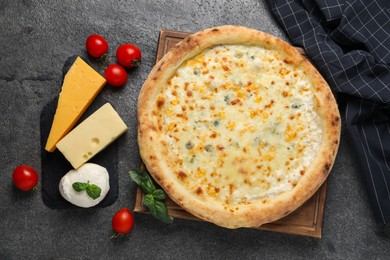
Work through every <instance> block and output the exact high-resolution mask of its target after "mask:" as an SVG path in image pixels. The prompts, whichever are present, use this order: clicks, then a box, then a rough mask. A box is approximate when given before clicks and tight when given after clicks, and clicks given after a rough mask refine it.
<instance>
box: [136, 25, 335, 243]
mask: <svg viewBox="0 0 390 260" xmlns="http://www.w3.org/2000/svg"><path fill="white" fill-rule="evenodd" d="M187 35H189V33H186V32H178V31H169V30H162V31H160V36H159V41H158V48H157V55H156V62H157V61H159V60H160V59H161V58H162V57H163V56H164V54H166V53H167V52H168V50H169V49H170V48H171V47H172V46H174V45H175V44H176V43H178V42H180V41H181V40H183V39H184V38H185V37H186V36H187ZM297 50H298V51H299V52H300V53H301V54H302V55H303V56H305V57H306V58H307V56H306V54H305V51H304V50H303V49H302V48H297ZM142 167H143V165H142ZM326 185H327V184H326V182H325V183H324V184H323V185H322V186H321V187H320V189H319V190H318V191H317V192H316V193H315V194H314V195H313V197H312V198H311V199H309V200H308V201H307V202H306V203H305V204H303V205H302V206H301V207H300V208H298V209H297V210H296V211H294V212H292V213H291V214H289V215H288V216H286V217H284V218H282V219H279V220H277V221H275V222H272V223H268V224H264V225H262V226H260V227H257V228H255V229H259V230H268V231H274V232H281V233H288V234H295V235H302V236H309V237H317V238H321V233H322V223H323V220H324V208H325V198H326ZM143 197H144V194H143V192H142V191H141V190H140V189H139V188H138V189H137V193H136V201H135V206H134V212H141V213H148V209H147V208H146V207H144V206H143V205H142V200H143ZM166 204H167V207H168V211H169V215H171V216H172V217H175V218H182V219H190V220H198V221H203V220H201V219H199V218H197V217H195V216H193V215H191V214H190V213H188V212H186V211H185V210H184V209H182V208H181V207H180V206H178V205H177V204H176V203H174V202H173V201H172V200H171V199H167V200H166Z"/></svg>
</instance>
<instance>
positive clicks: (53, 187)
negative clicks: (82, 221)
mask: <svg viewBox="0 0 390 260" xmlns="http://www.w3.org/2000/svg"><path fill="white" fill-rule="evenodd" d="M76 58H77V56H73V57H71V58H69V59H68V60H67V61H66V62H65V65H64V68H63V76H64V75H65V74H66V72H67V71H68V70H69V68H70V67H71V65H72V64H73V62H74V61H75V59H76ZM57 103H58V97H56V98H55V99H53V100H52V101H51V102H49V103H48V104H47V105H46V106H45V107H44V108H43V109H42V112H41V119H40V120H41V121H40V129H41V168H42V200H43V202H44V203H45V205H47V206H48V207H49V208H52V209H67V208H79V207H77V206H74V205H73V204H71V203H69V202H68V201H66V200H65V199H64V198H63V197H62V196H61V194H60V192H59V189H58V185H59V183H60V180H61V178H62V176H64V175H65V174H66V173H67V172H68V171H70V170H72V169H73V167H72V166H71V164H70V163H69V162H68V160H67V159H66V158H65V157H64V156H63V155H62V153H61V152H60V151H58V149H56V150H55V151H54V152H52V153H49V152H47V151H46V150H45V145H46V141H47V137H48V136H49V133H50V128H51V125H52V122H53V118H54V114H55V111H56V108H57ZM105 103H107V101H106V100H104V99H103V98H101V97H99V96H98V97H97V98H96V99H95V100H94V101H93V102H92V104H91V105H90V106H89V107H88V109H87V110H86V111H85V113H84V114H83V115H82V117H81V118H80V119H79V121H78V123H77V124H79V123H80V122H82V121H83V120H84V119H86V118H87V117H88V116H89V115H91V114H92V113H93V112H95V111H96V110H97V109H98V108H100V107H101V106H102V105H103V104H105ZM77 124H76V126H77ZM88 162H91V163H96V164H99V165H101V166H103V167H105V168H106V169H107V171H108V173H109V176H110V190H109V192H108V194H107V196H106V197H105V198H104V200H103V201H101V202H100V203H99V204H98V205H96V206H94V207H106V206H109V205H111V204H112V203H114V202H115V201H116V199H117V197H118V140H116V141H114V142H113V143H112V144H110V145H109V146H108V147H106V148H105V149H104V150H103V151H101V152H100V153H98V154H97V155H95V156H94V157H93V158H92V159H91V160H89V161H88Z"/></svg>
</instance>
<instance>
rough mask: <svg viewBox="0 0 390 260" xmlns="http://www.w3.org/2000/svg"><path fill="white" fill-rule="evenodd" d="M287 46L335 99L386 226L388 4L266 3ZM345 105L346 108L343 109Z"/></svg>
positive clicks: (389, 217)
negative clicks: (302, 53)
mask: <svg viewBox="0 0 390 260" xmlns="http://www.w3.org/2000/svg"><path fill="white" fill-rule="evenodd" d="M268 3H269V6H270V9H271V11H272V13H273V15H274V16H275V17H276V19H277V21H278V22H279V24H280V25H281V26H282V28H283V29H284V30H285V31H286V32H287V35H288V36H289V38H290V40H291V41H292V44H293V45H295V46H300V47H303V48H304V49H305V50H306V52H307V55H308V56H309V57H310V58H311V60H312V61H313V62H314V64H315V65H316V67H317V69H318V70H319V71H320V72H321V74H322V75H323V76H324V78H325V79H326V80H327V82H328V83H329V85H330V86H331V88H332V89H333V90H334V91H335V92H337V93H340V94H339V95H338V96H339V97H341V98H342V100H343V104H345V105H342V106H340V109H341V110H343V111H342V112H344V113H345V123H346V128H347V131H348V133H349V134H350V137H351V140H352V142H353V145H354V146H355V150H356V154H357V156H358V159H359V162H360V164H361V165H360V166H361V170H362V174H363V176H364V181H365V184H366V187H367V191H368V195H369V197H370V201H371V204H372V207H373V210H374V214H375V218H376V220H377V222H378V223H380V224H385V226H386V227H387V230H389V229H388V227H389V223H390V1H389V0H382V1H380V0H366V1H364V0H360V1H346V0H287V1H286V0H268ZM344 101H345V103H344Z"/></svg>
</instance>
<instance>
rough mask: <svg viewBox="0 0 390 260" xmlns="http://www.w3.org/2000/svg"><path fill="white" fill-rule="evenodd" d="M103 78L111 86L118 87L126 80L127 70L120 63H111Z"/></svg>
mask: <svg viewBox="0 0 390 260" xmlns="http://www.w3.org/2000/svg"><path fill="white" fill-rule="evenodd" d="M104 78H105V79H106V80H107V82H108V84H110V85H111V86H114V87H120V86H123V85H124V84H125V83H126V81H127V72H126V70H125V69H124V68H123V67H122V66H121V65H118V64H111V65H110V66H108V67H107V69H106V72H105V73H104Z"/></svg>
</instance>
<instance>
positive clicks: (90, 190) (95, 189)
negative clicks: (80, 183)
mask: <svg viewBox="0 0 390 260" xmlns="http://www.w3.org/2000/svg"><path fill="white" fill-rule="evenodd" d="M86 190H87V194H88V196H90V197H91V198H92V199H94V200H95V199H97V198H99V197H100V193H101V192H102V189H101V188H100V187H99V186H97V185H95V184H89V186H88V187H87V189H86Z"/></svg>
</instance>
